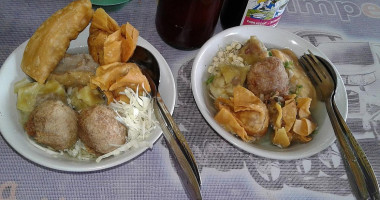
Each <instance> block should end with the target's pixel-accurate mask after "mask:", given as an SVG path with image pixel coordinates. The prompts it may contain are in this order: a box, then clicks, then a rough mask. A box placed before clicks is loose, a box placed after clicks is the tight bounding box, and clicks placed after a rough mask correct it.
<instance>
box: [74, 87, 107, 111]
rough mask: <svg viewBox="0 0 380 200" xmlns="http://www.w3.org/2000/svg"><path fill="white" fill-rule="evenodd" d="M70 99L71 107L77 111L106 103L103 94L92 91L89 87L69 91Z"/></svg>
mask: <svg viewBox="0 0 380 200" xmlns="http://www.w3.org/2000/svg"><path fill="white" fill-rule="evenodd" d="M68 97H69V101H70V105H71V106H72V107H73V108H74V110H77V111H79V110H82V109H85V108H88V107H91V106H94V105H98V104H104V103H105V100H104V98H103V94H102V93H101V92H100V91H99V90H97V89H91V87H90V86H88V85H86V86H84V87H75V88H72V89H71V90H70V89H69V91H68Z"/></svg>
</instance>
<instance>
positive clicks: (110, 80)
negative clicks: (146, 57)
mask: <svg viewBox="0 0 380 200" xmlns="http://www.w3.org/2000/svg"><path fill="white" fill-rule="evenodd" d="M90 82H91V86H92V88H96V87H99V88H100V89H101V90H102V91H103V92H104V94H105V95H106V97H107V102H108V103H111V102H112V101H113V99H116V100H119V99H121V100H126V98H125V97H121V94H120V92H122V91H124V89H125V88H126V87H128V88H131V89H133V90H134V91H137V90H138V91H139V92H142V91H144V90H146V91H147V92H150V91H151V88H150V85H149V82H148V79H147V78H146V76H145V75H144V74H142V72H141V70H140V68H139V67H138V66H137V65H136V64H135V63H121V62H115V63H112V64H108V65H102V66H100V67H98V69H97V70H96V75H95V76H94V77H92V78H91V81H90ZM128 101H129V100H128Z"/></svg>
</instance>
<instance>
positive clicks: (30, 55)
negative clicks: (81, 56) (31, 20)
mask: <svg viewBox="0 0 380 200" xmlns="http://www.w3.org/2000/svg"><path fill="white" fill-rule="evenodd" d="M91 6H92V4H91V2H90V0H77V1H74V2H72V3H70V4H68V5H67V6H66V7H65V8H62V9H61V10H58V11H57V12H55V13H54V14H53V15H52V16H50V17H49V18H48V19H47V20H46V21H45V22H43V23H42V24H41V26H40V27H39V28H38V29H37V30H36V32H35V33H34V34H33V36H32V37H31V38H30V40H29V42H28V44H27V45H26V47H25V51H24V55H23V58H22V61H21V68H22V70H23V71H24V72H25V73H26V74H27V75H29V76H30V77H31V78H33V79H34V80H36V81H38V82H39V83H44V82H45V81H46V79H47V78H48V77H49V75H50V73H51V72H52V71H53V70H54V69H55V67H56V66H57V64H58V63H59V61H60V60H61V59H62V58H63V57H64V55H65V53H66V50H67V48H68V47H69V45H70V41H71V40H73V39H76V38H77V36H78V34H79V33H80V32H81V31H82V30H83V29H84V28H86V26H87V25H88V24H89V22H90V20H91V18H92V14H93V10H92V8H91Z"/></svg>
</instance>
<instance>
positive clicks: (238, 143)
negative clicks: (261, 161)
mask: <svg viewBox="0 0 380 200" xmlns="http://www.w3.org/2000/svg"><path fill="white" fill-rule="evenodd" d="M255 31H256V32H276V33H277V35H281V37H284V35H286V36H291V39H293V38H295V39H296V40H297V41H299V42H301V43H304V44H307V48H306V47H303V48H304V49H305V52H306V49H308V48H309V49H311V50H312V52H313V53H316V55H319V56H321V57H323V58H325V59H326V60H327V61H328V62H330V63H332V62H331V61H330V60H329V59H328V58H327V56H326V55H325V54H323V52H321V51H320V50H319V49H318V48H317V47H315V46H313V45H312V44H311V43H310V42H308V41H307V40H305V39H303V38H301V37H299V36H297V35H295V34H294V33H292V32H289V31H287V30H284V29H280V28H275V27H268V26H256V25H255V26H250V25H246V26H237V27H232V28H229V29H226V30H223V31H221V32H219V33H217V34H216V35H214V36H213V37H212V38H210V39H209V40H208V41H207V42H206V43H205V44H204V45H203V46H202V47H201V49H200V50H199V52H198V53H197V55H196V57H195V59H194V62H193V66H192V71H191V88H192V92H193V96H194V99H195V102H196V104H197V107H198V109H199V110H200V112H201V114H202V116H203V117H204V118H205V120H206V121H207V123H208V124H209V125H210V127H211V128H212V129H213V130H214V131H215V132H216V133H217V134H218V135H220V136H221V137H222V138H223V139H224V140H226V141H227V142H229V143H231V144H232V145H234V146H235V147H237V148H239V149H241V150H244V151H246V152H248V153H252V154H254V155H257V156H260V157H264V158H270V159H278V160H295V159H301V158H306V157H310V156H312V155H315V154H317V153H319V152H320V151H322V150H324V149H326V148H327V147H329V146H331V145H332V144H333V143H334V141H335V140H336V137H335V134H334V133H331V136H330V138H331V139H329V140H326V141H327V142H325V143H323V144H322V145H320V146H321V147H319V148H318V149H317V150H314V151H312V150H308V151H306V152H303V153H302V154H298V155H294V154H290V155H289V154H287V152H286V149H280V148H279V150H278V151H269V150H265V149H262V148H259V147H260V146H255V145H250V144H248V143H245V142H243V141H242V140H241V139H240V138H237V137H235V136H234V135H232V134H231V133H229V132H227V131H226V130H225V129H224V128H222V127H221V126H220V125H219V124H217V123H216V122H215V120H214V119H213V118H211V117H210V116H209V115H208V114H209V113H208V109H207V107H206V104H205V103H204V102H202V100H203V99H202V98H203V97H204V96H202V94H201V93H203V92H204V91H197V90H196V89H197V88H198V86H199V84H203V83H198V82H197V81H196V75H201V74H200V73H199V74H198V73H197V70H198V67H202V66H200V58H201V57H202V56H203V54H205V53H206V50H208V48H209V47H208V46H209V45H210V44H211V43H213V42H214V40H217V39H221V38H224V39H225V38H226V37H229V36H236V37H242V35H256V34H255ZM247 32H249V33H252V34H247ZM244 33H246V34H244ZM258 38H259V40H261V41H262V39H261V38H260V36H258ZM245 39H248V38H245ZM297 41H292V42H294V44H296V43H297ZM220 43H221V42H220ZM220 45H222V44H218V46H219V48H220ZM287 48H290V47H287ZM290 49H291V48H290ZM215 53H216V52H215ZM297 56H299V55H297ZM201 64H204V63H201ZM332 65H333V64H332ZM204 67H207V66H204ZM333 67H334V70H335V72H336V73H337V74H338V75H339V72H338V71H337V69H336V67H335V66H334V65H333ZM204 71H205V70H204ZM199 87H200V88H203V86H202V85H200V86H199ZM338 89H339V92H340V93H341V94H340V95H343V97H342V98H343V100H344V102H340V104H339V105H338V108H339V110H340V111H341V114H342V116H343V118H344V119H346V118H347V113H348V99H347V94H346V90H345V86H344V83H343V80H342V78H341V77H340V76H338V88H337V90H338ZM343 91H344V92H343ZM337 104H338V103H337ZM304 145H307V144H304Z"/></svg>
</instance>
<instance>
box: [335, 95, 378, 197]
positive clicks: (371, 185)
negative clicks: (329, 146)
mask: <svg viewBox="0 0 380 200" xmlns="http://www.w3.org/2000/svg"><path fill="white" fill-rule="evenodd" d="M332 106H333V109H334V112H335V114H336V116H337V120H338V122H339V124H340V126H341V127H342V129H343V133H344V134H345V135H346V137H347V138H348V141H349V142H350V143H351V146H352V148H353V150H354V153H355V154H356V155H357V156H356V157H357V158H358V159H357V161H358V163H359V165H360V167H361V169H362V172H363V174H364V177H365V180H366V183H367V187H368V192H369V195H370V197H371V198H372V199H380V192H379V185H378V183H377V180H376V176H375V174H374V172H373V169H372V167H371V165H370V163H369V161H368V159H367V156H366V155H365V153H364V151H363V149H362V148H361V147H360V145H359V144H358V142H357V141H356V139H355V137H354V136H353V135H352V133H351V130H350V129H349V128H348V126H347V124H346V122H345V121H344V119H343V117H342V115H341V114H340V112H339V110H338V107H337V106H336V104H335V100H334V99H333V101H332Z"/></svg>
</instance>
